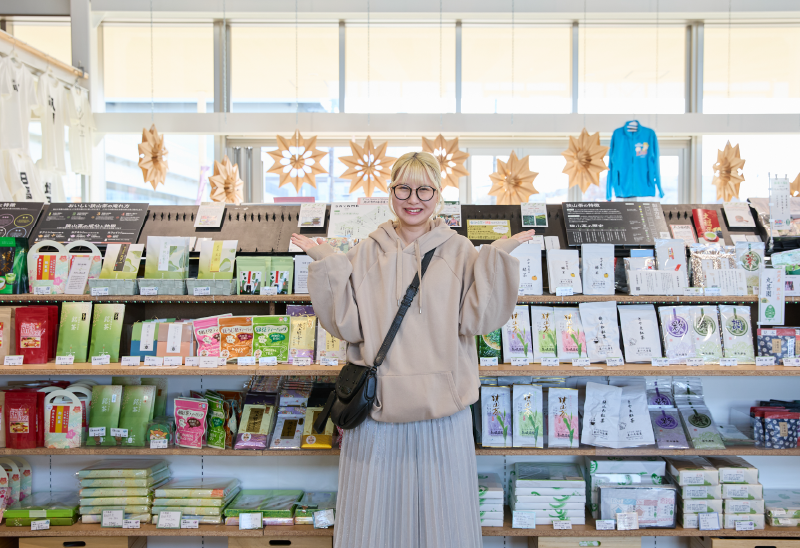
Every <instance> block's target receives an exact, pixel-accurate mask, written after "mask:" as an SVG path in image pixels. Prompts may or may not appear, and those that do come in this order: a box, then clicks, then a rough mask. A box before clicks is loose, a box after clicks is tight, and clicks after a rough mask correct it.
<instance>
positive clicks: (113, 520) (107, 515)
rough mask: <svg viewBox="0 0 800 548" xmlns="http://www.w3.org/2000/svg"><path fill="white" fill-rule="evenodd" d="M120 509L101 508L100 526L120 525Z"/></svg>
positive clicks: (121, 514) (121, 516) (121, 517)
mask: <svg viewBox="0 0 800 548" xmlns="http://www.w3.org/2000/svg"><path fill="white" fill-rule="evenodd" d="M123 513H124V512H123V511H122V510H103V517H102V521H101V527H122V519H123Z"/></svg>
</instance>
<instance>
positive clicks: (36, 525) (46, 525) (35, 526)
mask: <svg viewBox="0 0 800 548" xmlns="http://www.w3.org/2000/svg"><path fill="white" fill-rule="evenodd" d="M46 529H50V520H49V519H37V520H36V521H32V522H31V531H44V530H46Z"/></svg>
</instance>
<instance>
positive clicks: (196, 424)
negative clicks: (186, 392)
mask: <svg viewBox="0 0 800 548" xmlns="http://www.w3.org/2000/svg"><path fill="white" fill-rule="evenodd" d="M174 405H175V445H177V446H179V447H189V448H192V449H201V448H202V447H203V441H204V438H205V432H206V415H207V413H208V402H207V401H206V400H205V399H203V398H175V402H174Z"/></svg>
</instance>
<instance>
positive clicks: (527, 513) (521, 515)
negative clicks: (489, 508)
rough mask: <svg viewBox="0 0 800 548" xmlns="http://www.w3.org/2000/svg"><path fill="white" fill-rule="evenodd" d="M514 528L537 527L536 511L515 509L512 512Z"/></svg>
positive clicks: (512, 526)
mask: <svg viewBox="0 0 800 548" xmlns="http://www.w3.org/2000/svg"><path fill="white" fill-rule="evenodd" d="M511 528H512V529H536V512H534V511H533V510H514V511H513V512H512V513H511Z"/></svg>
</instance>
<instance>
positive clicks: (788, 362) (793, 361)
mask: <svg viewBox="0 0 800 548" xmlns="http://www.w3.org/2000/svg"><path fill="white" fill-rule="evenodd" d="M783 365H784V366H785V367H800V358H783Z"/></svg>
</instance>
